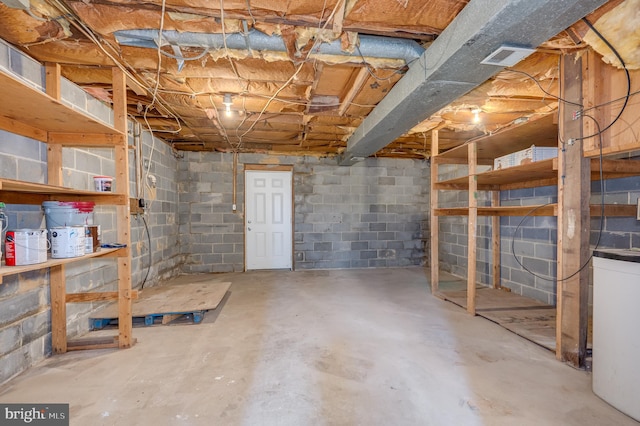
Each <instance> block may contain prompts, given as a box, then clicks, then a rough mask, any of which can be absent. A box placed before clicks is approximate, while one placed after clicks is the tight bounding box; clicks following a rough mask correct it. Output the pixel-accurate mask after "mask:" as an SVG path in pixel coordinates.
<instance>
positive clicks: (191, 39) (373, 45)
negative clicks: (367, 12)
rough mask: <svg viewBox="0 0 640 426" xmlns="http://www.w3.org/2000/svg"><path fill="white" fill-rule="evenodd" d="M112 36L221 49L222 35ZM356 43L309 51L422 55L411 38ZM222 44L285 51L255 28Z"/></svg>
mask: <svg viewBox="0 0 640 426" xmlns="http://www.w3.org/2000/svg"><path fill="white" fill-rule="evenodd" d="M114 34H115V36H116V40H117V41H118V43H119V44H121V45H126V46H133V47H146V48H150V49H157V47H158V46H157V44H156V40H162V41H161V43H162V45H164V46H166V45H171V46H180V47H200V48H209V49H222V48H224V46H225V43H224V38H223V37H224V36H223V35H222V34H213V33H190V32H178V31H163V32H162V38H160V37H159V36H158V30H121V31H116V32H115V33H114ZM358 37H359V45H358V48H357V49H355V51H354V52H352V53H350V52H345V51H343V50H342V47H341V42H340V40H334V41H332V42H331V43H320V44H319V45H318V46H317V48H316V49H314V50H313V52H312V53H315V54H320V55H337V56H346V57H354V58H359V57H360V56H361V55H362V56H364V57H370V58H389V59H403V60H404V61H405V62H406V63H410V62H413V61H414V60H416V59H417V58H419V57H420V55H422V53H423V52H424V49H423V48H422V46H420V45H419V44H418V43H416V42H415V41H413V40H408V39H402V38H392V37H381V36H371V35H359V36H358ZM226 45H227V47H228V48H229V49H236V50H248V51H252V50H255V51H272V52H274V51H275V52H286V51H287V48H286V46H285V44H284V41H283V40H282V37H280V36H277V35H271V36H270V35H267V34H265V33H263V32H260V31H258V30H255V29H254V30H250V31H249V32H248V33H242V32H238V33H231V34H227V35H226Z"/></svg>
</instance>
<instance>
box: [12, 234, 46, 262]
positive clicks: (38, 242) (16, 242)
mask: <svg viewBox="0 0 640 426" xmlns="http://www.w3.org/2000/svg"><path fill="white" fill-rule="evenodd" d="M5 240H6V241H5V246H6V252H7V253H6V262H5V263H6V265H7V266H20V265H33V264H36V263H43V262H46V261H47V230H46V229H16V230H15V231H7V235H6V238H5Z"/></svg>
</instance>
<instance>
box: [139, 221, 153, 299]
mask: <svg viewBox="0 0 640 426" xmlns="http://www.w3.org/2000/svg"><path fill="white" fill-rule="evenodd" d="M141 217H142V223H144V229H145V230H146V231H147V241H148V243H149V247H148V248H149V250H148V252H149V266H148V267H147V273H146V274H145V276H144V279H143V280H142V285H141V286H140V290H142V289H144V285H145V284H146V282H147V278H149V272H150V271H151V261H152V256H151V233H150V232H149V225H148V224H147V219H145V218H144V215H142V216H141Z"/></svg>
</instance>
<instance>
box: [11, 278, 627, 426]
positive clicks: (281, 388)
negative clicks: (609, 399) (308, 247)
mask: <svg viewBox="0 0 640 426" xmlns="http://www.w3.org/2000/svg"><path fill="white" fill-rule="evenodd" d="M425 272H426V271H425V270H423V269H420V268H411V269H382V270H350V271H309V272H251V273H244V274H222V275H216V276H215V279H217V280H220V281H231V282H232V283H233V285H232V286H231V293H230V295H229V296H228V298H227V299H226V300H225V301H224V302H223V305H221V307H220V308H219V309H218V310H217V311H216V312H217V313H216V312H209V313H207V314H206V315H205V320H204V322H203V323H202V324H200V325H174V326H154V327H147V328H135V329H134V335H135V336H136V337H137V338H138V344H137V345H135V346H134V347H133V348H131V349H127V350H120V351H113V350H109V351H107V350H100V351H85V352H71V353H68V354H64V355H57V356H53V357H51V358H49V359H47V360H45V361H44V362H43V363H41V364H40V365H38V366H36V367H34V368H32V369H30V370H29V371H27V372H26V373H25V374H22V375H21V376H19V377H17V378H16V379H14V380H12V381H10V382H9V383H8V384H6V385H5V386H3V389H2V390H1V391H0V401H2V402H5V403H7V402H38V403H40V402H41V403H52V402H64V403H70V407H71V424H72V425H136V426H141V425H154V426H160V425H296V426H297V425H519V426H521V425H536V426H538V425H581V426H584V425H612V424H615V425H627V424H637V423H636V422H634V421H633V420H631V419H630V418H628V417H626V416H625V415H624V414H622V413H620V412H618V411H617V410H615V409H614V408H612V407H610V406H609V405H607V404H606V403H605V402H603V401H602V400H600V399H599V398H598V397H597V396H595V395H594V394H593V393H592V391H591V376H590V374H589V373H586V372H584V371H577V370H574V369H573V368H571V367H569V366H567V365H565V364H562V363H560V362H558V361H556V360H555V358H554V356H553V354H552V353H551V352H549V351H547V350H545V349H543V348H541V347H539V346H537V345H535V344H533V343H531V342H529V341H526V340H524V339H522V338H520V337H518V336H516V335H514V334H512V333H510V332H509V331H507V330H504V329H502V328H501V327H499V326H497V325H495V324H493V323H491V322H489V321H488V320H486V319H483V318H480V317H470V316H469V315H468V314H466V313H465V311H464V310H462V309H461V308H459V307H457V306H455V305H453V304H451V303H448V302H444V301H442V300H440V299H437V298H434V297H432V296H431V295H430V293H429V289H428V283H427V278H426V274H425Z"/></svg>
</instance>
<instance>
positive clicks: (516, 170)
mask: <svg viewBox="0 0 640 426" xmlns="http://www.w3.org/2000/svg"><path fill="white" fill-rule="evenodd" d="M602 171H603V173H602V174H603V177H604V178H605V179H616V178H623V177H629V176H638V175H640V161H635V160H604V161H603V162H602ZM476 177H477V182H478V189H480V190H484V191H492V190H506V189H521V188H532V187H536V186H548V185H556V184H557V183H558V159H557V158H550V159H548V160H542V161H536V162H534V163H529V164H523V165H521V166H515V167H510V168H507V169H501V170H491V171H488V172H483V173H479V174H477V175H476ZM591 179H592V180H598V179H600V161H599V160H598V159H592V160H591ZM434 188H435V189H445V190H446V189H450V190H466V189H468V188H469V178H468V176H461V177H458V178H454V179H447V180H443V181H439V182H436V183H435V184H434Z"/></svg>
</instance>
